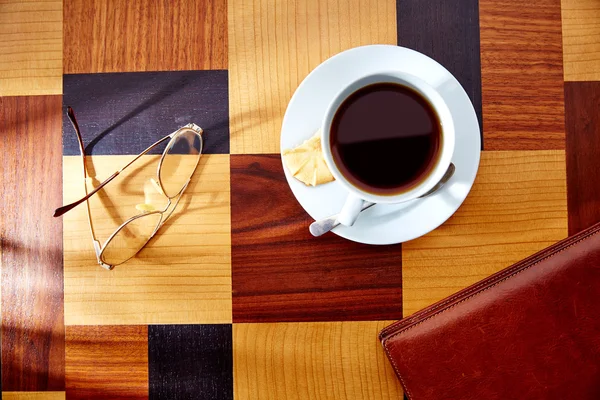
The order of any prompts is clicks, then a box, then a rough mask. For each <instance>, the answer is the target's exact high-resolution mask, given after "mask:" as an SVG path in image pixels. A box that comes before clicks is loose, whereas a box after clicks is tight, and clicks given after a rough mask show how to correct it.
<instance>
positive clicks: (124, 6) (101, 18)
mask: <svg viewBox="0 0 600 400" xmlns="http://www.w3.org/2000/svg"><path fill="white" fill-rule="evenodd" d="M226 68H227V1H226V0H196V1H186V0H159V1H145V0H133V1H125V2H123V1H119V0H69V1H66V2H65V42H64V72H65V73H68V74H71V73H92V72H133V71H177V70H205V69H226Z"/></svg>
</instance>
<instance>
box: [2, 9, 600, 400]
mask: <svg viewBox="0 0 600 400" xmlns="http://www.w3.org/2000/svg"><path fill="white" fill-rule="evenodd" d="M450 3H451V2H446V1H444V0H432V1H428V2H423V1H420V0H396V1H394V0H360V1H359V0H350V1H345V2H340V1H337V0H298V1H291V0H228V1H225V0H192V1H186V0H175V1H171V0H159V1H147V0H134V1H127V2H121V1H117V0H93V1H86V0H65V1H64V2H63V3H61V2H60V1H43V0H33V1H29V2H20V1H16V0H0V132H1V135H2V140H1V141H0V173H1V174H2V183H1V185H2V196H1V199H0V206H1V207H2V210H3V212H2V216H1V217H0V218H1V219H0V234H1V239H2V240H1V241H0V244H1V248H0V250H1V253H0V254H1V261H2V263H1V268H2V270H1V272H2V273H1V278H2V288H1V295H2V297H1V300H2V303H1V304H2V379H1V384H2V388H1V389H2V396H3V398H6V399H61V398H68V399H71V398H73V399H77V398H82V399H83V398H126V399H137V398H140V399H141V398H157V399H158V398H194V399H232V398H235V399H238V400H240V399H308V398H310V399H313V398H314V399H397V398H401V397H402V394H401V393H402V391H401V388H400V385H399V383H398V381H397V380H396V378H395V376H394V374H393V371H392V369H391V368H390V365H389V363H388V361H387V360H386V359H385V356H384V354H383V351H382V349H381V348H380V345H379V343H378V341H377V333H378V331H379V330H381V329H382V328H383V327H384V326H386V325H387V324H388V323H390V322H391V321H392V320H395V319H399V318H401V317H402V316H406V315H409V314H411V313H413V312H415V311H417V310H418V309H420V308H422V307H425V306H427V305H428V304H431V303H432V302H435V301H437V300H439V299H441V298H443V297H445V296H447V295H449V294H451V293H453V292H455V291H457V290H459V289H461V288H463V287H465V286H467V285H469V284H471V283H473V282H475V281H477V280H479V279H481V278H484V277H486V276H488V275H489V274H491V273H493V272H496V271H498V270H499V269H502V268H504V267H506V266H508V265H510V264H511V263H513V262H515V261H517V260H519V259H521V258H523V257H525V256H527V255H529V254H531V253H534V252H535V251H537V250H539V249H542V248H543V247H545V246H547V245H549V244H551V243H553V242H555V241H557V240H560V239H562V238H564V237H566V236H567V235H568V234H569V233H574V232H576V231H578V230H580V229H583V228H585V227H586V226H589V225H591V224H592V223H594V222H596V221H598V220H600V154H599V152H600V116H599V114H598V112H597V110H598V109H599V108H600V83H599V82H597V80H598V79H599V78H600V56H599V54H600V39H599V38H600V34H598V33H600V6H599V4H598V3H597V2H596V1H594V0H562V2H561V1H560V0H533V1H530V2H528V3H526V4H525V3H522V2H516V1H508V0H507V1H497V0H479V1H477V0H465V1H461V2H460V4H459V5H457V4H455V3H452V4H450ZM561 28H562V29H561ZM376 43H386V44H399V45H402V46H406V47H409V48H413V49H416V50H418V51H421V52H423V53H425V54H427V55H429V56H430V57H432V58H434V59H436V60H438V61H440V62H441V63H442V64H443V65H445V66H446V67H447V68H448V69H449V70H450V71H451V72H452V73H453V74H454V75H455V76H456V77H457V79H458V80H459V81H460V82H461V84H462V85H463V86H464V87H465V90H466V91H467V93H468V94H469V96H470V98H471V100H472V101H473V104H474V106H475V109H476V112H477V114H478V117H479V120H480V124H481V126H482V143H483V145H482V147H483V149H482V150H483V152H482V157H481V165H480V169H479V173H478V176H477V179H476V181H475V184H474V186H473V189H472V191H471V193H470V195H469V197H468V198H467V200H466V201H465V203H464V204H463V206H462V207H461V208H460V209H459V210H458V211H457V213H456V214H455V215H454V216H453V217H451V218H450V219H449V220H448V221H447V222H446V223H445V224H443V225H442V226H441V227H440V228H439V229H437V230H435V231H433V232H431V233H430V234H428V235H426V236H424V237H422V238H419V239H416V240H413V241H411V242H408V243H404V244H402V245H395V246H384V247H374V246H367V245H361V244H357V243H353V242H349V241H345V240H342V239H340V238H339V237H337V236H335V235H333V234H328V235H326V236H324V237H322V238H319V239H315V238H312V237H311V236H310V235H309V233H308V229H307V227H308V224H309V223H310V218H309V217H308V216H307V215H306V213H305V212H304V211H303V210H302V208H301V207H300V206H299V204H298V203H297V202H296V200H295V198H294V197H293V195H292V193H291V191H290V190H289V188H288V186H287V183H286V181H285V177H284V174H283V170H282V166H281V161H280V156H279V154H278V149H279V133H280V126H281V120H282V117H283V113H284V112H285V108H286V106H287V103H288V101H289V99H290V97H291V95H292V93H293V92H294V90H295V88H296V87H297V85H298V84H299V83H300V82H301V81H302V79H303V78H304V77H305V76H306V75H307V74H308V73H309V72H310V71H311V70H312V69H313V68H314V67H316V66H317V65H318V64H319V63H321V62H322V61H324V60H325V59H327V58H328V57H330V56H332V55H334V54H336V53H339V52H340V51H343V50H346V49H349V48H352V47H356V46H360V45H367V44H376ZM67 104H68V105H71V106H73V107H74V109H75V110H76V112H77V116H78V120H79V122H80V125H81V128H82V131H83V135H84V142H85V145H86V152H87V153H88V154H89V160H88V164H89V165H88V170H89V171H91V174H90V175H91V176H92V177H93V179H92V182H91V183H90V184H93V182H94V181H96V182H98V181H102V180H103V178H104V177H106V176H108V175H109V174H111V173H112V172H113V171H114V170H115V169H116V168H117V167H119V166H120V165H122V164H123V163H125V162H126V160H128V159H129V158H130V157H132V154H137V153H138V152H139V151H141V150H142V149H144V148H145V147H146V146H147V145H149V144H151V143H152V142H154V141H155V140H156V139H158V138H160V137H162V136H164V135H166V134H168V133H170V132H172V131H174V130H175V129H177V128H178V127H180V126H182V125H185V124H187V123H188V122H195V123H197V124H199V125H200V126H202V127H203V128H204V131H205V132H204V137H205V140H206V147H205V155H204V156H203V157H202V161H201V164H200V167H199V168H198V171H197V172H196V174H195V175H194V178H193V180H192V183H191V184H190V187H189V189H188V191H187V193H186V194H185V195H184V199H183V200H182V204H181V205H180V207H179V208H178V211H177V212H176V214H175V215H174V218H173V219H172V220H171V221H170V222H169V223H168V224H167V225H166V226H165V227H164V228H163V229H162V230H161V233H160V235H159V236H157V237H156V238H155V239H153V240H152V241H151V242H150V243H149V244H148V246H147V247H146V248H144V249H143V250H142V251H141V252H140V253H139V255H138V256H137V257H136V258H134V259H132V260H131V261H129V262H128V263H126V264H123V265H121V266H118V267H116V268H115V269H114V270H113V271H110V272H109V271H106V270H103V269H101V268H100V267H99V266H98V265H97V264H96V261H95V256H94V253H93V249H92V247H91V242H90V240H89V237H88V236H89V233H88V230H87V229H88V228H87V220H86V216H85V212H84V211H85V210H84V209H83V208H82V207H79V208H76V209H75V210H73V211H72V212H71V213H68V214H66V215H65V216H64V217H63V218H62V220H61V219H53V218H52V217H51V215H52V211H53V210H54V208H56V207H58V206H59V205H61V204H63V203H68V202H69V201H71V200H73V199H75V198H77V197H79V196H80V195H81V193H82V191H83V182H82V181H81V164H80V163H81V160H80V158H79V157H78V156H77V154H78V150H77V149H78V148H77V143H76V141H75V136H74V132H73V131H72V129H71V126H70V125H69V124H68V122H67V120H66V118H65V116H64V107H65V105H67ZM157 158H158V157H157V155H147V156H145V157H143V159H142V160H140V162H139V163H138V164H136V169H135V170H133V171H130V172H129V173H128V174H126V175H125V176H122V177H120V178H119V180H118V181H117V182H115V183H114V184H112V185H109V186H108V187H107V188H106V190H105V191H104V193H103V194H102V195H100V196H96V198H94V199H93V200H92V201H91V209H92V215H93V217H94V220H95V221H97V223H98V225H99V228H98V229H99V231H100V232H101V233H108V232H110V229H111V227H112V226H114V224H115V223H116V221H117V220H118V218H117V217H119V216H123V215H127V213H129V212H131V210H132V209H133V208H134V205H135V204H137V203H140V202H142V201H140V199H143V197H144V192H143V186H144V178H145V177H146V176H147V175H149V174H150V175H151V174H152V173H153V171H154V170H155V168H156V162H157Z"/></svg>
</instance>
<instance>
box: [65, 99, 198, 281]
mask: <svg viewBox="0 0 600 400" xmlns="http://www.w3.org/2000/svg"><path fill="white" fill-rule="evenodd" d="M67 116H68V117H69V121H71V124H72V125H73V128H74V129H75V133H76V134H77V142H78V144H79V151H80V153H81V160H82V162H83V179H84V188H85V193H86V195H85V196H84V197H82V198H81V199H79V200H77V201H74V202H72V203H70V204H67V205H64V206H62V207H59V208H57V209H56V210H55V211H54V217H59V216H61V215H63V214H65V213H66V212H68V211H70V210H71V209H73V208H75V207H76V206H78V205H79V204H81V203H83V202H84V201H85V202H86V210H87V217H88V223H89V227H90V233H91V235H92V243H93V245H94V251H95V253H96V259H97V261H98V264H99V265H100V266H101V267H103V268H105V269H107V270H112V269H113V268H114V267H115V266H116V265H121V264H123V263H125V262H127V261H129V260H130V259H132V258H133V257H135V256H136V255H137V254H138V253H139V252H140V251H141V250H142V249H143V248H144V247H145V246H146V245H147V244H148V242H149V241H150V240H151V239H152V238H153V237H154V235H155V234H156V232H158V230H159V229H160V228H161V227H162V226H163V225H164V224H165V222H166V221H167V220H168V219H169V217H170V216H171V214H173V211H175V209H176V208H177V205H178V204H179V201H180V200H181V197H182V196H183V193H184V192H185V190H186V189H187V187H188V185H189V183H190V182H191V180H192V176H193V175H194V172H195V171H196V169H197V168H198V164H199V163H200V158H201V157H202V150H203V145H204V141H203V139H202V133H203V130H202V128H200V127H199V126H198V125H196V124H195V123H189V124H187V125H185V126H182V127H181V128H179V129H177V130H176V131H174V132H172V133H170V134H168V135H166V136H165V137H163V138H162V139H159V140H157V141H156V142H154V143H153V144H151V145H150V146H149V147H147V148H146V149H145V150H144V151H142V152H141V153H140V154H138V155H137V156H135V157H134V158H133V159H132V160H131V161H129V162H128V163H127V164H125V166H123V167H122V168H121V169H119V170H117V171H116V172H114V173H113V174H112V175H110V176H109V177H108V178H106V179H105V180H104V181H103V182H101V183H100V185H98V186H97V187H96V188H94V190H92V191H91V192H89V193H88V188H87V179H88V174H87V167H86V162H85V161H86V159H85V148H84V146H83V138H82V136H81V131H80V130H79V124H78V123H77V119H76V118H75V112H74V111H73V108H71V107H70V106H68V107H67ZM190 130H191V131H193V132H194V133H195V134H196V136H197V137H198V139H199V141H200V151H199V154H198V160H197V161H196V165H195V166H194V169H193V170H192V173H191V174H190V178H189V179H188V181H187V182H186V183H185V184H184V185H183V186H182V188H181V189H180V190H179V192H177V194H175V195H173V196H169V195H168V194H167V193H166V191H165V189H164V186H163V183H162V180H161V177H160V170H161V167H162V164H163V161H164V159H165V156H166V155H167V153H168V150H169V149H170V147H171V144H173V143H174V141H175V140H176V138H177V137H178V135H180V134H181V133H183V132H188V131H190ZM167 139H170V140H169V142H168V143H167V146H166V148H165V150H164V151H163V153H162V155H161V157H160V160H159V162H158V167H157V169H156V176H157V178H158V187H159V188H160V191H161V194H162V195H164V196H165V197H166V198H167V200H168V202H167V205H166V206H165V208H164V209H163V210H162V211H161V210H153V211H148V212H144V213H142V214H138V215H135V216H133V217H131V218H129V219H127V220H126V221H125V222H123V223H122V224H121V225H119V226H118V227H117V228H116V230H115V231H114V232H113V233H112V234H111V235H110V236H109V237H108V239H106V241H105V243H104V245H101V244H100V241H99V240H98V239H97V237H96V234H95V232H94V225H93V223H92V215H91V209H90V203H89V198H90V197H92V196H93V195H94V194H96V193H97V192H99V191H100V190H101V189H102V188H103V187H104V186H106V185H107V184H108V183H109V182H111V181H112V180H113V179H114V178H116V177H117V176H119V174H120V173H121V172H123V171H124V170H125V169H126V168H127V167H129V166H130V165H132V164H133V163H134V162H136V161H137V160H138V159H139V158H140V157H142V156H143V155H145V154H147V153H148V152H150V151H151V150H152V149H153V148H155V147H156V146H158V145H159V144H161V143H162V142H164V141H165V140H167ZM175 198H177V200H176V201H175V203H174V204H173V202H172V200H173V199H175ZM171 205H173V208H172V210H171V211H169V213H168V214H167V216H166V218H165V217H164V215H165V213H166V212H167V211H168V210H169V207H171ZM153 214H160V220H159V221H158V223H157V225H156V228H154V231H153V232H152V234H151V235H150V236H149V237H148V239H147V240H146V243H144V244H143V245H142V246H141V247H140V248H139V249H138V250H137V251H136V252H135V253H134V254H133V255H132V256H131V257H129V258H128V259H126V260H124V261H122V262H120V263H119V264H110V263H107V262H105V260H104V259H103V253H104V251H105V250H106V248H107V247H108V245H109V244H110V242H111V241H112V239H113V238H114V237H115V236H116V235H117V234H118V233H119V232H120V231H121V230H122V229H123V228H124V227H125V226H127V224H129V223H130V222H132V221H135V220H136V219H138V218H142V217H145V216H148V215H153Z"/></svg>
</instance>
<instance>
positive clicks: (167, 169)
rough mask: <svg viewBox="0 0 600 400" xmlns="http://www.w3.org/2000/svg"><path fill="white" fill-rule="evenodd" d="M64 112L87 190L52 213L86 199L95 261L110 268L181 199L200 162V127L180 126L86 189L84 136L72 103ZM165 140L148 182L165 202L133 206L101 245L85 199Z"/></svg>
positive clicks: (129, 254) (134, 251)
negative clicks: (158, 205) (155, 205)
mask: <svg viewBox="0 0 600 400" xmlns="http://www.w3.org/2000/svg"><path fill="white" fill-rule="evenodd" d="M67 115H68V117H69V120H70V121H71V124H72V125H73V128H74V129H75V133H76V134H77V141H78V142H79V151H80V152H81V160H82V162H83V179H84V186H85V193H86V194H85V196H84V197H82V198H81V199H79V200H77V201H75V202H73V203H71V204H67V205H65V206H62V207H60V208H57V209H56V210H55V211H54V216H55V217H60V216H61V215H63V214H64V213H66V212H68V211H70V210H72V209H73V208H75V207H76V206H78V205H79V204H81V203H83V202H86V203H87V204H86V205H87V216H88V222H89V226H90V231H91V234H92V241H93V244H94V250H95V252H96V258H97V259H98V264H100V265H101V266H102V267H104V268H106V269H109V270H110V269H112V268H113V267H114V266H116V265H119V264H123V263H124V262H125V261H127V260H129V259H130V258H132V257H133V256H135V255H136V254H137V253H138V252H139V251H140V250H141V249H142V248H143V247H144V246H145V245H146V244H147V243H148V241H149V240H150V239H152V237H153V236H154V235H155V234H156V232H157V231H158V230H159V229H160V228H161V227H162V226H163V225H164V223H165V222H166V221H167V219H168V218H169V217H170V216H171V214H172V213H173V211H174V210H175V208H176V207H177V205H178V204H179V200H181V196H182V195H183V193H184V192H185V190H186V189H187V187H188V185H189V183H190V181H191V179H192V175H193V174H194V171H195V170H196V168H197V167H198V163H199V162H200V156H201V155H202V144H203V142H202V129H201V128H200V127H199V126H198V125H196V124H193V123H192V124H188V125H186V126H183V127H181V128H179V129H178V130H176V131H175V132H173V133H171V134H170V135H167V136H165V137H164V138H162V139H160V140H159V141H157V142H155V143H154V144H152V145H151V146H150V147H148V148H147V149H146V150H144V151H142V152H141V153H140V154H138V155H137V156H136V157H134V158H133V159H132V160H131V161H130V162H129V163H127V164H126V165H125V166H124V167H122V168H121V169H119V170H118V171H116V172H115V173H113V174H112V175H111V176H109V177H108V178H107V179H106V180H104V181H103V182H102V183H100V184H99V185H98V186H97V187H96V188H94V190H92V191H90V192H89V193H88V188H87V181H88V175H87V170H86V163H85V150H84V147H83V139H82V137H81V132H80V130H79V125H78V124H77V119H76V118H75V113H74V111H73V109H72V108H71V107H68V109H67ZM165 143H166V144H167V145H166V148H165V150H164V151H163V153H162V156H161V157H160V160H159V162H158V169H157V171H156V178H157V179H156V180H155V179H151V182H152V185H153V186H154V187H155V189H156V191H158V193H159V194H160V195H162V196H165V197H166V199H167V205H166V206H165V207H164V208H163V209H162V210H154V209H153V207H151V206H149V205H147V204H142V205H139V206H136V208H137V209H138V210H143V211H142V212H141V213H140V214H138V215H135V216H133V217H131V218H129V219H128V220H126V221H125V222H123V223H122V224H121V225H120V226H119V227H118V228H117V229H116V230H115V231H114V232H113V233H112V234H111V235H110V236H109V237H108V239H107V240H106V242H105V243H104V245H101V244H100V242H99V241H98V239H97V238H96V234H95V233H94V225H93V224H92V217H91V211H90V203H89V200H88V199H89V198H90V197H92V196H93V195H94V194H96V193H98V192H99V191H100V190H101V189H102V188H103V187H104V186H106V185H107V184H108V183H109V182H111V181H112V180H113V179H115V178H116V177H117V176H119V174H120V173H121V172H123V171H124V170H125V169H126V168H127V167H129V166H130V165H132V164H133V163H134V162H135V161H136V160H137V159H139V158H140V157H141V156H143V155H144V154H147V153H148V152H150V151H151V150H152V149H154V148H156V147H157V146H160V145H164V144H165Z"/></svg>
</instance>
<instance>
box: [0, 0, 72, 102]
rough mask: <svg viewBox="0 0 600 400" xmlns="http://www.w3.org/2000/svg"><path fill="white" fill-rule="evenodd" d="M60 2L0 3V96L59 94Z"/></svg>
mask: <svg viewBox="0 0 600 400" xmlns="http://www.w3.org/2000/svg"><path fill="white" fill-rule="evenodd" d="M62 22H63V21H62V1H60V0H58V1H57V0H33V1H19V0H3V1H1V2H0V96H26V95H50V94H61V93H62V60H63V54H62V29H63V27H62Z"/></svg>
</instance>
